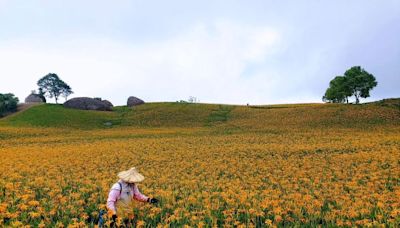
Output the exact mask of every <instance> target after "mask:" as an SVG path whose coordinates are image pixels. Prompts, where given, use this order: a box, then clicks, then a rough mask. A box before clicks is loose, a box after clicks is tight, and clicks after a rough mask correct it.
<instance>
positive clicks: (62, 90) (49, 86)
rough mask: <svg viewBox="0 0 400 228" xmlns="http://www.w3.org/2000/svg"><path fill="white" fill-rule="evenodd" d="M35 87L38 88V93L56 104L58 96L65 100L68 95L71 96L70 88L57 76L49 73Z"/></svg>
mask: <svg viewBox="0 0 400 228" xmlns="http://www.w3.org/2000/svg"><path fill="white" fill-rule="evenodd" d="M37 85H38V86H39V91H42V94H43V95H45V96H48V97H50V98H53V97H54V99H55V100H56V103H58V98H59V97H60V95H62V96H64V97H65V98H67V97H68V96H69V95H70V94H72V93H73V92H72V90H71V87H70V86H69V85H68V84H67V83H65V82H64V81H63V80H61V79H60V78H59V77H58V75H57V74H54V73H49V74H47V75H46V76H44V77H43V78H41V79H40V80H39V81H38V82H37Z"/></svg>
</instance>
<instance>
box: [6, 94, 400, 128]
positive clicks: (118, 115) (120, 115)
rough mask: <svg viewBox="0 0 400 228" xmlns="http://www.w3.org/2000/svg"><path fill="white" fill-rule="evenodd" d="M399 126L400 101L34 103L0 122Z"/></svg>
mask: <svg viewBox="0 0 400 228" xmlns="http://www.w3.org/2000/svg"><path fill="white" fill-rule="evenodd" d="M399 123H400V99H398V98H397V99H385V100H381V101H377V102H372V103H366V104H361V105H351V104H282V105H265V106H237V105H219V104H200V103H175V102H163V103H147V104H144V105H141V106H138V107H135V108H129V107H126V106H119V107H115V108H114V109H113V111H112V112H101V111H83V110H75V109H67V108H64V107H62V106H61V105H55V104H43V105H36V106H32V107H30V108H28V109H27V110H24V111H23V112H19V113H15V114H13V115H12V116H8V117H6V118H3V119H1V120H0V125H1V126H15V127H23V126H26V127H27V126H29V127H54V128H74V129H99V128H100V129H101V128H116V127H141V128H143V127H144V128H149V127H150V128H151V127H158V128H160V127H211V126H221V125H223V126H230V127H240V128H249V129H259V128H266V127H268V128H272V127H278V126H281V125H292V126H295V125H308V126H310V127H312V126H314V127H318V126H332V125H343V126H350V127H351V126H359V127H362V126H370V125H376V124H395V125H398V124H399Z"/></svg>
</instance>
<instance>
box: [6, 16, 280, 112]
mask: <svg viewBox="0 0 400 228" xmlns="http://www.w3.org/2000/svg"><path fill="white" fill-rule="evenodd" d="M279 39H280V37H279V33H278V31H276V30H274V29H272V28H267V27H256V26H255V27H247V26H240V25H235V24H232V23H228V22H219V23H216V24H215V25H213V26H207V25H204V24H198V25H195V26H193V27H192V28H190V29H188V30H187V31H185V32H183V33H182V34H180V35H178V36H176V37H174V38H171V39H169V40H164V41H160V42H156V43H144V44H137V45H135V44H130V43H123V42H116V41H115V40H107V39H98V38H93V37H86V38H82V37H81V38H79V39H76V38H74V37H66V38H60V40H58V41H57V42H54V40H53V42H51V41H47V40H46V39H44V40H43V41H41V40H40V39H39V38H35V39H30V40H28V41H27V40H14V41H12V42H4V43H3V44H2V45H1V44H0V62H1V63H2V67H1V68H0V75H2V84H1V85H0V89H1V91H2V92H3V91H4V92H6V91H7V92H8V91H9V92H14V93H16V94H17V95H18V96H19V97H20V98H21V99H22V98H24V97H25V96H26V95H27V94H28V93H29V91H30V90H31V89H34V88H35V87H36V85H35V83H36V81H37V80H38V79H39V78H40V77H41V76H44V75H45V74H47V73H48V72H55V73H57V74H59V76H60V77H61V78H62V79H64V80H65V81H66V82H67V83H69V84H70V85H71V87H72V88H73V90H74V91H75V94H74V96H99V97H103V98H107V99H110V100H111V101H113V102H114V103H116V104H123V103H125V100H126V97H127V96H129V95H136V96H138V97H142V98H144V99H145V100H147V101H175V100H180V99H187V98H188V97H189V96H196V97H197V98H198V99H200V100H201V101H202V102H215V103H246V102H251V103H258V102H261V103H263V102H264V103H266V102H268V99H269V97H268V93H263V92H262V91H264V90H267V89H268V88H269V89H271V86H270V83H271V82H273V81H274V80H276V79H274V75H267V74H265V73H266V72H264V73H261V72H256V74H255V75H244V72H245V69H246V67H247V66H248V64H251V63H257V62H262V61H264V59H265V58H266V56H267V55H269V54H272V53H273V52H274V51H276V50H277V48H278V46H279ZM260 92H261V93H260ZM263 94H265V96H263Z"/></svg>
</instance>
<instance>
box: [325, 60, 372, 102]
mask: <svg viewBox="0 0 400 228" xmlns="http://www.w3.org/2000/svg"><path fill="white" fill-rule="evenodd" d="M377 85H378V82H377V81H376V79H375V77H374V76H373V75H372V74H370V73H368V72H367V71H366V70H364V69H363V68H361V67H360V66H354V67H352V68H350V69H348V70H347V71H346V72H345V73H344V76H336V77H335V78H334V79H333V80H332V81H330V83H329V88H328V89H327V90H326V92H325V95H324V96H323V97H322V100H323V101H324V102H332V103H344V102H347V103H348V102H349V97H351V96H354V97H355V99H356V104H358V103H360V98H367V97H369V96H370V94H369V92H370V91H371V90H372V89H373V88H374V87H375V86H377Z"/></svg>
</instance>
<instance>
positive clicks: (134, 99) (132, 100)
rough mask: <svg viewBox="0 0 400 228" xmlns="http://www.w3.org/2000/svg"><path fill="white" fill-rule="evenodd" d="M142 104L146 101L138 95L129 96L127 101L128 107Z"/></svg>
mask: <svg viewBox="0 0 400 228" xmlns="http://www.w3.org/2000/svg"><path fill="white" fill-rule="evenodd" d="M141 104H144V101H143V100H141V99H139V98H137V97H133V96H131V97H129V98H128V101H127V106H128V107H133V106H138V105H141Z"/></svg>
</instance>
